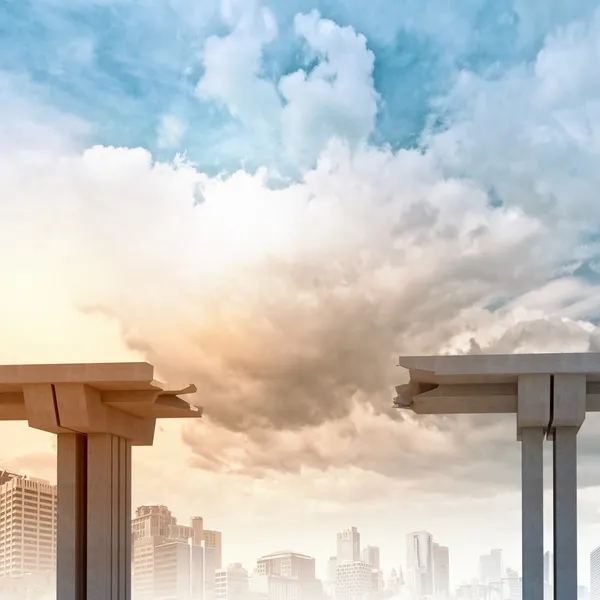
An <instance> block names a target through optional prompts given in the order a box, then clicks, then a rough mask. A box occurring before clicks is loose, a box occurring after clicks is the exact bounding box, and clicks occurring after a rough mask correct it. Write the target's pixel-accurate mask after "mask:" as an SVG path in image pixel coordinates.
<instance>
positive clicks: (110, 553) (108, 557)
mask: <svg viewBox="0 0 600 600" xmlns="http://www.w3.org/2000/svg"><path fill="white" fill-rule="evenodd" d="M57 598H59V599H60V600H131V442H130V441H129V440H125V439H123V438H121V437H117V436H114V435H110V434H104V433H92V434H88V435H83V434H76V433H61V434H59V435H58V548H57Z"/></svg>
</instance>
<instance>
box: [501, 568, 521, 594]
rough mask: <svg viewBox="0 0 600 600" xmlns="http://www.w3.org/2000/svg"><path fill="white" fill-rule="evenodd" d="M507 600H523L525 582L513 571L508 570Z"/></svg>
mask: <svg viewBox="0 0 600 600" xmlns="http://www.w3.org/2000/svg"><path fill="white" fill-rule="evenodd" d="M505 581H506V584H507V585H506V588H507V592H508V593H507V596H506V600H523V580H522V579H521V577H519V574H518V573H517V572H516V571H513V570H512V569H507V570H506V580H505Z"/></svg>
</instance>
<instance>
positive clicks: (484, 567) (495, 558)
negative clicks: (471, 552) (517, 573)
mask: <svg viewBox="0 0 600 600" xmlns="http://www.w3.org/2000/svg"><path fill="white" fill-rule="evenodd" d="M503 578H504V561H503V556H502V550H500V549H498V548H496V549H494V550H490V553H489V554H484V555H483V556H480V557H479V581H480V582H481V583H484V584H486V585H489V584H495V585H498V584H499V583H500V582H501V581H502V579H503Z"/></svg>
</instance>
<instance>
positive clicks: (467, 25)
mask: <svg viewBox="0 0 600 600" xmlns="http://www.w3.org/2000/svg"><path fill="white" fill-rule="evenodd" d="M241 4H243V5H246V6H250V3H249V2H242V3H241ZM264 6H265V7H267V8H268V9H269V10H270V11H272V15H273V17H274V19H275V21H276V23H277V29H278V32H277V34H275V35H273V36H272V39H269V40H268V41H267V42H265V43H264V45H263V47H262V57H261V60H260V62H259V65H258V76H259V77H261V78H264V79H265V80H267V81H270V82H273V83H276V82H277V81H278V80H279V79H280V78H281V77H282V76H285V75H286V74H289V73H292V72H294V71H296V70H297V69H299V68H306V67H307V65H308V66H309V68H310V65H311V60H314V59H315V57H314V56H311V52H310V49H307V48H306V44H305V43H304V44H303V40H302V39H300V38H299V36H298V35H296V34H295V33H294V28H293V20H294V17H295V15H296V14H299V13H306V12H309V11H311V10H315V9H316V10H318V11H319V12H320V14H321V16H322V17H323V18H326V19H331V20H333V21H334V22H335V23H337V24H338V25H340V26H342V27H344V26H349V27H352V28H353V29H354V30H355V31H356V32H357V33H359V34H362V35H364V36H366V41H367V45H368V48H369V49H370V50H371V51H372V52H373V53H374V55H375V63H374V71H373V78H374V84H375V89H376V91H377V92H378V94H379V96H380V98H379V102H378V113H377V119H376V125H375V127H374V128H373V131H372V132H371V133H370V138H371V139H372V140H373V142H375V143H377V144H390V145H391V146H392V147H394V148H401V147H409V146H413V145H415V144H417V143H418V141H419V138H420V135H421V133H422V131H423V128H424V126H425V124H426V122H427V118H428V116H430V115H431V113H432V108H431V103H432V101H434V100H435V99H436V98H438V97H440V96H444V95H446V94H448V93H449V91H450V90H451V89H452V86H453V85H454V84H455V82H456V79H457V77H458V75H459V73H460V72H461V71H462V70H468V71H470V72H473V73H476V74H479V75H481V76H483V77H486V78H492V79H493V78H498V77H502V75H503V74H504V73H506V71H507V69H510V68H512V67H514V66H515V65H516V64H519V63H525V62H528V61H532V60H533V59H534V58H535V56H536V54H537V52H538V51H539V50H540V48H541V47H542V44H543V42H544V39H545V38H546V36H547V35H549V34H551V33H553V32H554V31H555V28H556V27H560V26H563V25H566V24H569V23H571V22H572V21H573V20H575V19H586V18H589V17H590V15H591V14H592V13H593V11H594V8H595V6H594V3H593V2H584V1H581V0H579V1H573V2H568V3H566V2H552V3H543V2H519V1H515V2H509V1H506V0H502V1H499V2H494V3H490V2H486V1H484V0H468V1H466V2H460V3H457V2H448V1H446V0H434V1H432V2H428V3H422V2H416V1H405V2H391V1H389V0H374V1H372V2H369V5H368V10H365V4H364V3H363V2H360V1H358V0H351V1H347V2H341V1H334V0H328V1H318V0H291V1H286V2H265V3H264ZM220 8H221V7H220V5H219V3H218V2H217V1H216V0H205V1H203V2H193V1H191V0H170V1H166V0H161V1H157V2H144V1H134V0H95V1H92V2H82V1H74V2H65V1H61V0H40V1H30V0H22V1H16V0H4V2H2V4H1V5H0V15H1V17H2V18H1V19H0V40H1V41H0V57H1V58H0V69H2V70H3V71H4V72H6V73H10V74H14V75H17V76H19V77H27V78H28V79H29V80H30V81H31V82H32V83H33V84H35V85H36V86H37V87H36V90H37V93H39V94H40V95H41V96H42V97H43V98H44V99H45V101H46V102H47V103H48V104H50V105H52V106H54V107H56V108H58V109H60V110H62V111H66V112H68V113H71V114H73V115H76V116H77V117H80V118H82V119H84V120H85V121H86V122H88V123H89V124H90V126H91V131H90V133H89V135H88V138H87V142H88V144H90V145H91V144H107V145H117V146H120V145H123V146H138V145H141V146H143V147H146V148H148V149H150V150H152V151H153V152H154V153H155V154H156V156H158V157H167V156H169V153H172V152H174V151H178V152H186V153H187V155H188V157H189V158H190V159H191V160H194V161H196V162H197V164H198V165H199V166H200V167H201V168H205V169H207V170H210V171H214V170H223V169H225V170H231V169H234V168H237V167H238V166H240V165H249V166H250V167H257V166H259V165H261V164H263V163H264V162H267V163H273V165H274V166H275V163H277V162H278V161H277V158H278V157H279V156H280V152H279V150H278V142H279V140H278V139H277V135H276V133H273V132H272V135H271V136H269V137H268V139H265V138H263V137H262V136H261V139H260V140H259V139H257V136H256V135H255V133H254V132H252V131H248V128H247V127H246V126H245V125H244V123H240V121H239V119H236V118H235V117H234V116H232V115H231V114H230V113H229V111H228V110H227V108H226V107H224V106H223V103H222V102H220V101H219V100H218V99H211V98H206V97H204V98H201V97H199V96H198V94H197V93H196V92H195V88H196V85H197V84H198V81H199V80H200V79H201V77H202V74H203V72H204V64H203V47H204V43H205V41H206V40H207V38H209V37H210V36H215V35H217V36H226V35H228V34H229V33H230V32H231V30H232V24H231V23H227V20H226V19H224V18H223V15H222V11H221V10H220ZM165 115H172V116H174V117H176V118H177V119H178V120H179V121H181V124H182V126H183V127H184V129H185V131H184V132H183V133H182V135H181V137H180V138H179V139H178V140H177V143H176V144H173V145H172V147H170V148H168V149H165V148H161V147H160V144H159V143H158V136H157V129H158V128H159V127H160V122H161V119H163V118H164V116H165ZM337 133H338V134H339V135H340V136H343V135H344V131H343V130H339V131H338V132H337Z"/></svg>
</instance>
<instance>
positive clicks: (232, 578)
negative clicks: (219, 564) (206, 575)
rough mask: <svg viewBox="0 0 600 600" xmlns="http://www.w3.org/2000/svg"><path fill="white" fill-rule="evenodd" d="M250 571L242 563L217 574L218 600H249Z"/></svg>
mask: <svg viewBox="0 0 600 600" xmlns="http://www.w3.org/2000/svg"><path fill="white" fill-rule="evenodd" d="M248 591H249V577H248V571H246V569H244V567H243V566H242V565H241V564H240V563H233V564H230V565H228V566H227V568H225V569H218V570H217V571H216V573H215V598H216V600H247V598H248Z"/></svg>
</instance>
